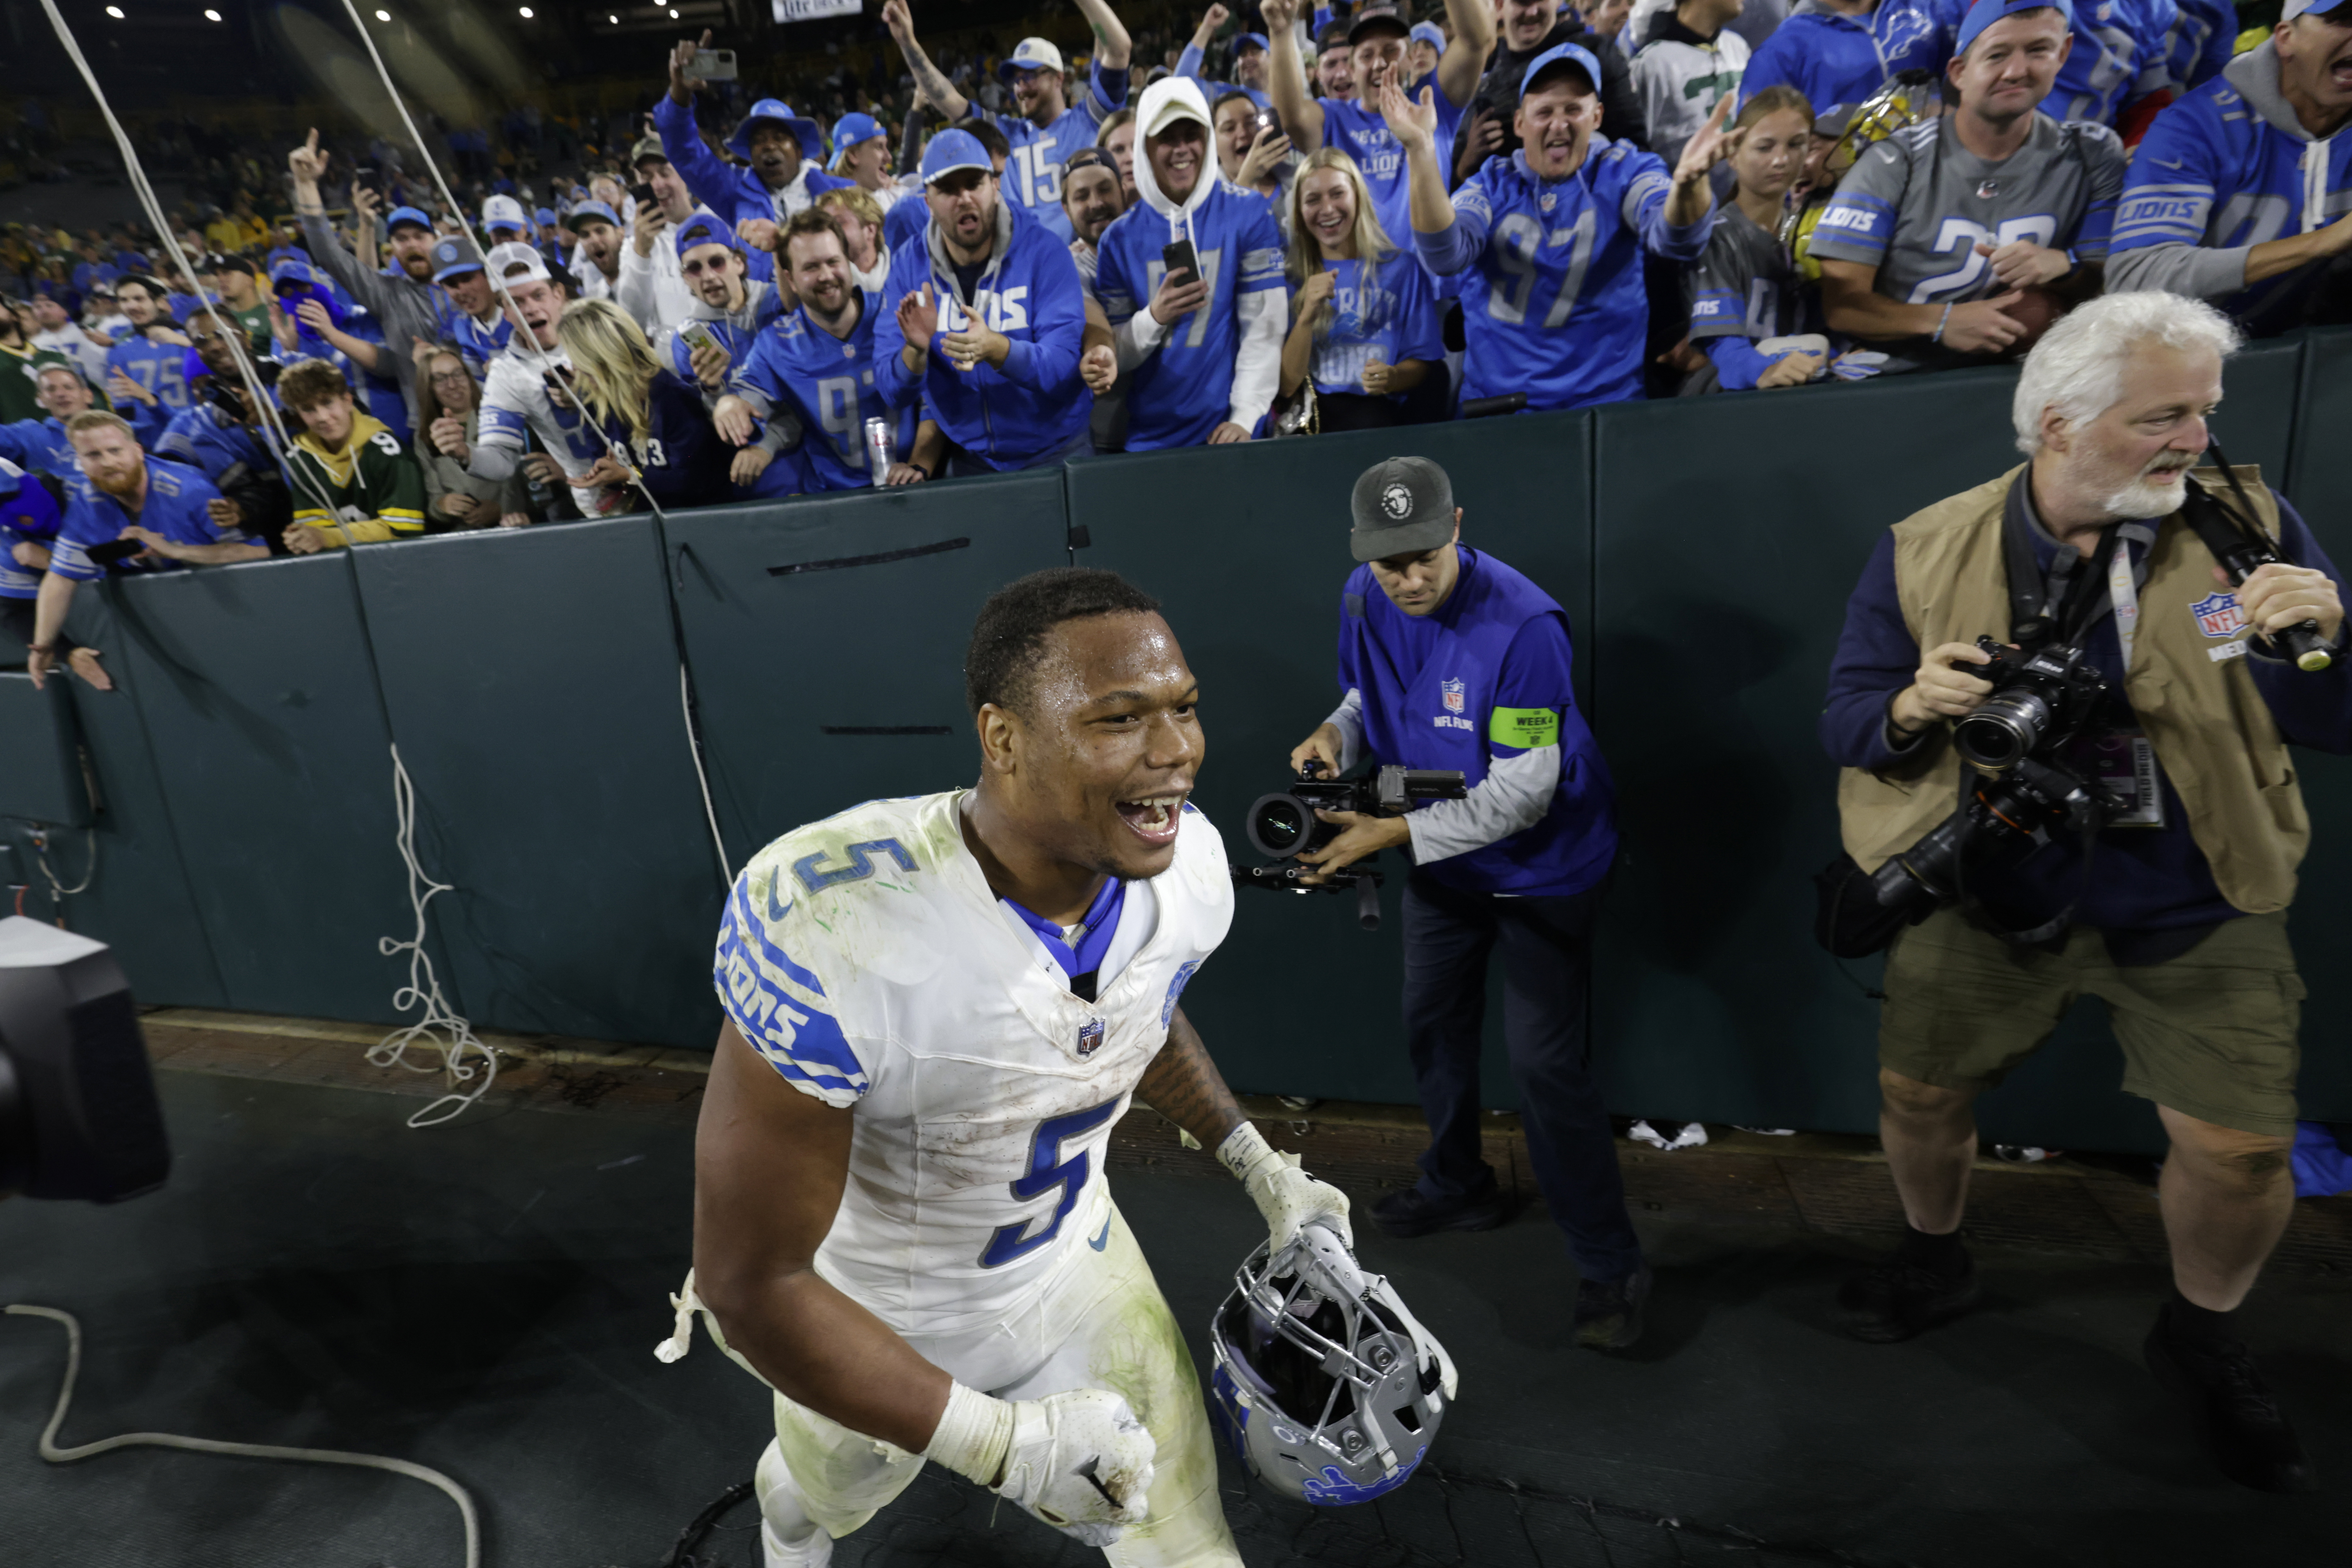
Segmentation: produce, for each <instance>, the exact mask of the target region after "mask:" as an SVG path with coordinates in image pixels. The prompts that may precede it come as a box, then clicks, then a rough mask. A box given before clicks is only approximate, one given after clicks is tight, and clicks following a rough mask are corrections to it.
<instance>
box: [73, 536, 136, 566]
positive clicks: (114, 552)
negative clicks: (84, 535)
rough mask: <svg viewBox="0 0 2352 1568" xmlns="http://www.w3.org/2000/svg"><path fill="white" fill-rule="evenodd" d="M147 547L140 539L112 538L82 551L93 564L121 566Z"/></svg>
mask: <svg viewBox="0 0 2352 1568" xmlns="http://www.w3.org/2000/svg"><path fill="white" fill-rule="evenodd" d="M146 548H147V546H146V544H145V543H144V542H142V541H140V540H136V539H110V540H108V541H107V542H105V543H103V544H92V545H89V546H88V547H87V548H85V549H84V550H83V551H82V553H83V554H84V555H87V556H89V560H90V563H91V564H92V565H95V566H119V565H121V563H123V562H125V561H128V560H130V559H131V557H132V556H134V555H136V554H138V553H139V552H141V551H142V550H144V549H146Z"/></svg>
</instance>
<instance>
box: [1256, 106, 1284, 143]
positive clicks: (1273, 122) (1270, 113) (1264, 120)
mask: <svg viewBox="0 0 2352 1568" xmlns="http://www.w3.org/2000/svg"><path fill="white" fill-rule="evenodd" d="M1257 130H1258V134H1259V135H1261V136H1263V135H1265V133H1266V132H1269V131H1271V132H1274V133H1275V134H1276V136H1279V135H1281V134H1282V116H1281V115H1279V114H1276V112H1275V111H1274V110H1273V109H1272V108H1270V107H1269V108H1265V109H1261V110H1258V111H1257Z"/></svg>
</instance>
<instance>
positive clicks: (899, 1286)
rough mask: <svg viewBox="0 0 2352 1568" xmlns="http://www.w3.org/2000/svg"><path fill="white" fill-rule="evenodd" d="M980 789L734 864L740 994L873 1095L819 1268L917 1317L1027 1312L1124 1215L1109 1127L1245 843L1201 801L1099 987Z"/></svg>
mask: <svg viewBox="0 0 2352 1568" xmlns="http://www.w3.org/2000/svg"><path fill="white" fill-rule="evenodd" d="M966 793H967V792H964V791H961V790H958V791H952V792H950V793H949V794H945V795H923V796H918V797H913V798H908V799H900V800H883V801H871V802H868V803H867V804H866V805H861V806H857V807H855V808H854V809H852V810H849V811H845V812H843V813H842V814H841V815H839V816H834V817H829V818H827V819H826V820H824V821H823V822H819V823H814V824H812V825H811V826H806V827H802V828H798V829H795V830H794V831H793V832H791V833H788V834H786V835H785V836H784V837H782V838H779V839H777V840H776V841H775V842H774V843H773V844H771V845H769V846H768V847H766V848H765V849H763V850H761V852H760V853H759V854H758V855H756V856H754V857H753V858H752V860H751V864H750V865H749V866H747V867H746V868H744V870H743V873H742V875H741V876H740V877H739V878H738V879H736V882H735V888H734V891H733V893H732V894H731V895H730V897H729V899H728V903H727V912H726V916H725V918H724V920H723V921H722V923H721V925H720V927H719V946H718V953H717V960H716V975H715V977H716V981H717V984H718V989H719V1004H720V1005H721V1006H723V1007H724V1008H725V1009H726V1011H727V1015H728V1016H729V1017H730V1018H731V1019H732V1020H733V1021H734V1023H735V1026H736V1027H737V1028H738V1029H740V1030H741V1031H742V1035H743V1037H744V1039H745V1040H746V1041H748V1042H749V1043H750V1044H751V1048H752V1049H753V1050H755V1051H757V1052H758V1053H759V1054H760V1056H761V1058H764V1059H765V1060H766V1061H767V1063H768V1064H769V1065H770V1066H771V1067H772V1068H775V1070H776V1071H777V1072H778V1073H780V1074H782V1076H783V1078H784V1079H785V1081H786V1082H788V1083H790V1084H792V1085H793V1087H794V1088H796V1089H800V1090H801V1091H803V1093H806V1094H810V1095H814V1097H816V1098H817V1099H819V1100H824V1102H825V1103H826V1104H828V1105H833V1106H841V1107H855V1108H856V1119H855V1127H854V1131H853V1132H852V1135H851V1136H852V1142H851V1145H850V1154H849V1183H848V1185H847V1187H846V1189H845V1191H844V1193H843V1195H842V1200H841V1209H840V1212H839V1214H838V1215H837V1216H836V1217H835V1220H834V1223H833V1228H832V1230H831V1231H830V1232H829V1233H828V1234H827V1235H826V1237H825V1239H824V1246H823V1247H821V1248H820V1249H819V1250H818V1252H817V1258H816V1267H817V1271H818V1272H819V1273H820V1274H821V1275H823V1276H824V1278H825V1279H827V1280H829V1281H831V1282H832V1283H833V1284H835V1286H837V1287H839V1288H840V1289H842V1290H844V1291H845V1292H847V1293H848V1294H849V1295H850V1296H851V1297H852V1298H854V1299H855V1300H857V1301H858V1302H860V1303H861V1304H862V1305H864V1306H865V1307H866V1308H867V1309H868V1310H872V1311H873V1312H874V1313H875V1314H876V1315H877V1316H878V1317H880V1318H881V1319H882V1321H884V1322H886V1323H887V1324H889V1325H890V1326H891V1327H892V1328H893V1329H895V1330H897V1331H899V1332H901V1333H909V1332H930V1333H938V1332H945V1331H953V1330H954V1329H956V1328H958V1327H960V1326H964V1325H969V1324H974V1323H980V1322H984V1321H989V1320H991V1319H1002V1320H1006V1321H1010V1320H1011V1319H1012V1318H1013V1316H1014V1315H1015V1314H1016V1313H1017V1312H1018V1311H1019V1310H1020V1309H1021V1308H1022V1306H1023V1305H1024V1302H1027V1301H1029V1300H1034V1298H1035V1296H1036V1295H1037V1294H1038V1293H1039V1292H1041V1291H1043V1290H1045V1289H1046V1288H1047V1287H1048V1286H1049V1285H1050V1284H1051V1282H1052V1281H1053V1279H1054V1278H1055V1274H1056V1273H1057V1271H1058V1270H1059V1269H1060V1268H1062V1267H1063V1266H1064V1265H1065V1263H1066V1262H1067V1261H1068V1260H1069V1259H1070V1258H1071V1257H1072V1253H1073V1249H1074V1248H1075V1249H1077V1255H1078V1256H1081V1257H1083V1256H1085V1248H1086V1247H1087V1246H1088V1244H1089V1242H1090V1241H1091V1238H1092V1234H1093V1230H1094V1229H1095V1228H1096V1227H1099V1226H1103V1225H1104V1223H1105V1221H1106V1219H1107V1217H1108V1215H1109V1212H1110V1209H1109V1195H1108V1187H1107V1185H1106V1184H1105V1181H1104V1179H1103V1176H1102V1157H1103V1150H1104V1148H1105V1147H1106V1145H1107V1144H1108V1142H1109V1139H1110V1129H1111V1127H1112V1125H1113V1124H1114V1123H1116V1122H1117V1121H1118V1118H1119V1116H1120V1115H1121V1113H1123V1112H1124V1111H1125V1110H1126V1109H1127V1104H1128V1097H1129V1094H1130V1093H1131V1092H1132V1091H1133V1089H1134V1088H1135V1086H1136V1083H1137V1082H1138V1081H1139V1079H1141V1078H1142V1076H1143V1073H1144V1070H1145V1068H1148V1067H1149V1066H1150V1063H1151V1061H1152V1058H1154V1057H1155V1056H1156V1055H1157V1054H1158V1053H1159V1050H1160V1046H1161V1045H1162V1044H1163V1043H1164V1042H1165V1041H1166V1039H1167V1037H1168V1027H1169V1023H1170V1021H1171V1019H1172V1018H1173V1017H1174V1016H1175V1012H1176V1005H1177V999H1178V997H1179V996H1180V995H1181V993H1182V991H1183V989H1184V985H1185V983H1186V982H1187V981H1188V980H1190V979H1191V978H1192V973H1193V972H1194V971H1196V970H1197V969H1198V968H1199V967H1200V966H1201V963H1202V961H1203V960H1205V959H1206V958H1207V957H1208V956H1209V954H1210V953H1211V952H1213V951H1215V949H1216V946H1217V944H1218V942H1221V941H1223V938H1224V934H1225V928H1226V926H1227V925H1228V924H1229V923H1230V922H1231V921H1232V918H1233V886H1232V882H1231V880H1230V878H1229V875H1228V873H1227V871H1226V868H1225V857H1224V847H1223V841H1222V840H1221V839H1220V838H1219V837H1218V835H1217V832H1216V829H1215V828H1213V827H1212V826H1210V825H1209V821H1208V819H1207V818H1206V817H1204V816H1202V815H1201V814H1200V813H1199V812H1197V811H1192V810H1189V809H1188V810H1187V811H1185V812H1184V813H1183V816H1182V824H1181V828H1180V830H1179V833H1178V836H1177V841H1176V858H1175V861H1174V863H1173V864H1172V865H1171V866H1170V867H1169V868H1168V869H1167V870H1166V871H1164V872H1162V873H1160V875H1159V876H1157V877H1155V878H1152V879H1150V880H1148V881H1138V882H1131V883H1129V884H1128V885H1127V888H1126V889H1125V898H1126V908H1125V910H1124V911H1123V913H1122V916H1121V920H1120V924H1119V929H1118V935H1117V937H1115V938H1114V940H1113V942H1112V943H1111V950H1110V952H1109V954H1108V956H1107V957H1106V958H1105V960H1104V962H1103V964H1102V969H1101V971H1100V975H1099V979H1098V981H1097V985H1098V990H1097V1000H1095V1001H1091V1002H1089V1001H1085V1000H1082V999H1081V998H1080V997H1079V996H1078V995H1077V994H1075V993H1074V992H1073V991H1072V990H1071V989H1070V986H1069V984H1068V977H1067V976H1066V975H1065V973H1063V971H1062V969H1061V967H1060V966H1059V965H1058V964H1057V963H1055V961H1054V960H1053V958H1052V957H1051V956H1049V955H1048V953H1047V952H1046V950H1045V945H1044V943H1042V942H1040V941H1039V940H1038V939H1037V937H1036V935H1035V934H1034V931H1031V930H1030V929H1029V928H1028V926H1027V925H1026V924H1024V922H1023V921H1021V920H1020V919H1019V918H1017V917H1016V916H1015V915H1014V914H1013V913H1012V912H1011V911H1010V910H1008V909H1007V908H1005V907H1004V906H1003V904H1002V902H1001V900H998V899H997V897H996V895H995V894H994V893H993V892H992V891H991V890H990V889H989V886H988V883H987V880H986V879H985V878H984V877H983V876H982V873H981V869H980V864H979V862H978V861H977V860H975V859H973V858H972V855H971V850H970V849H969V848H967V847H966V846H965V844H964V839H963V832H962V826H961V813H962V804H963V801H964V798H965V795H966ZM1122 951H1124V952H1126V953H1128V954H1129V955H1130V956H1128V957H1126V959H1125V962H1124V963H1119V962H1118V960H1119V957H1120V954H1121V952H1122ZM1094 1245H1097V1246H1098V1245H1099V1243H1095V1244H1094Z"/></svg>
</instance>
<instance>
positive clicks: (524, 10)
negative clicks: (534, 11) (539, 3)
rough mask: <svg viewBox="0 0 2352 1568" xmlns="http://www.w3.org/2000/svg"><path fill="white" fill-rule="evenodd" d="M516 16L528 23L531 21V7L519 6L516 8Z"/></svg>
mask: <svg viewBox="0 0 2352 1568" xmlns="http://www.w3.org/2000/svg"><path fill="white" fill-rule="evenodd" d="M515 15H516V16H520V17H521V18H522V19H523V20H524V21H526V22H528V21H530V6H528V5H518V6H516V7H515Z"/></svg>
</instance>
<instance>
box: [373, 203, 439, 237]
mask: <svg viewBox="0 0 2352 1568" xmlns="http://www.w3.org/2000/svg"><path fill="white" fill-rule="evenodd" d="M404 223H413V224H415V226H417V227H419V228H421V229H423V230H424V231H425V233H427V234H431V233H432V232H433V220H432V219H431V218H430V217H428V216H425V214H424V213H423V212H421V211H419V210H418V209H417V208H415V207H394V208H393V209H392V211H391V212H390V213H389V214H387V215H386V216H385V217H384V220H383V231H384V232H385V233H386V234H390V233H391V232H392V231H393V230H394V229H395V228H398V227H399V226H401V225H402V224H404Z"/></svg>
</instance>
